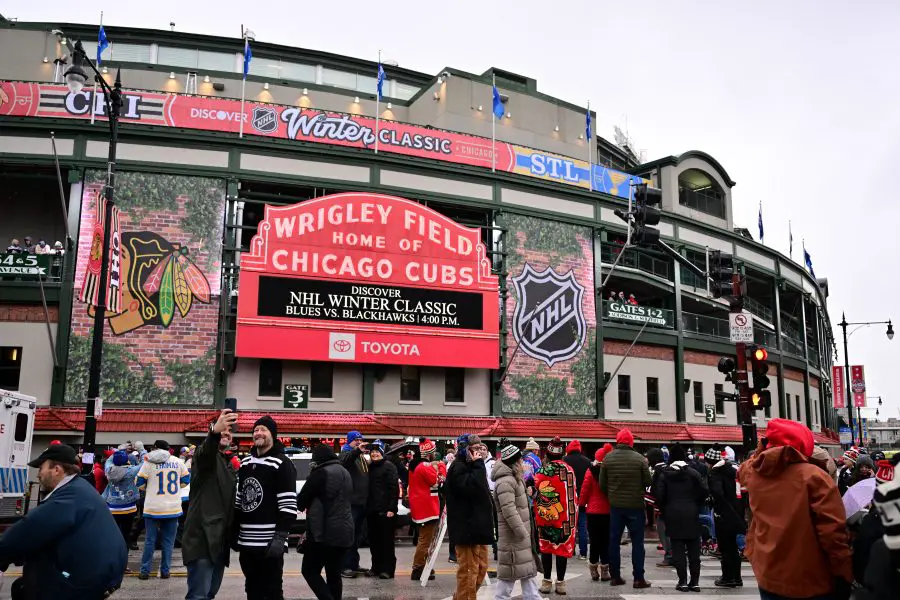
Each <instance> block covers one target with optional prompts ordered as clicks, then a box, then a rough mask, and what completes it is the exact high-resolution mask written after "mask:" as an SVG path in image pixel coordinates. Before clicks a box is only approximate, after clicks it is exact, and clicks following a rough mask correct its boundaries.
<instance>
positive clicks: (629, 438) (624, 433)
mask: <svg viewBox="0 0 900 600" xmlns="http://www.w3.org/2000/svg"><path fill="white" fill-rule="evenodd" d="M616 443H617V444H625V445H626V446H634V435H633V434H632V433H631V430H630V429H628V428H627V427H626V428H625V429H621V430H619V433H617V434H616Z"/></svg>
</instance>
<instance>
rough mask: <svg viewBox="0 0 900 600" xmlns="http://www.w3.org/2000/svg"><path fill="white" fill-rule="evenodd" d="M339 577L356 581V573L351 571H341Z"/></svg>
mask: <svg viewBox="0 0 900 600" xmlns="http://www.w3.org/2000/svg"><path fill="white" fill-rule="evenodd" d="M341 577H343V578H344V579H356V571H354V570H353V569H344V570H343V571H341Z"/></svg>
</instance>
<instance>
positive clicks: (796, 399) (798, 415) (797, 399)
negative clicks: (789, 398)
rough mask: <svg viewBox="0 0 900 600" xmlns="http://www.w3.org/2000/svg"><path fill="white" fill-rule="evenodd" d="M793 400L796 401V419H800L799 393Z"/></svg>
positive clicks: (801, 418)
mask: <svg viewBox="0 0 900 600" xmlns="http://www.w3.org/2000/svg"><path fill="white" fill-rule="evenodd" d="M794 401H795V402H796V403H797V420H798V421H802V420H803V413H802V412H800V394H797V395H796V396H794Z"/></svg>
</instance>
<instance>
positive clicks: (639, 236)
mask: <svg viewBox="0 0 900 600" xmlns="http://www.w3.org/2000/svg"><path fill="white" fill-rule="evenodd" d="M634 203H635V204H634V233H633V236H632V240H633V241H634V243H635V244H637V245H638V246H645V247H649V246H655V245H656V243H657V242H658V241H659V229H654V228H653V227H652V226H653V225H659V219H660V212H659V209H658V208H656V207H657V206H658V205H660V204H661V203H662V190H661V189H659V188H653V187H650V186H648V185H647V184H646V183H642V184H640V185H636V186H635V187H634Z"/></svg>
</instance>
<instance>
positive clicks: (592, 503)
mask: <svg viewBox="0 0 900 600" xmlns="http://www.w3.org/2000/svg"><path fill="white" fill-rule="evenodd" d="M578 504H579V505H580V506H587V514H589V515H608V514H609V499H607V497H606V494H604V493H603V492H602V491H601V490H600V485H599V484H598V483H597V479H596V478H595V477H594V467H591V468H590V469H588V470H587V473H585V474H584V483H582V484H581V493H580V494H578Z"/></svg>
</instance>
